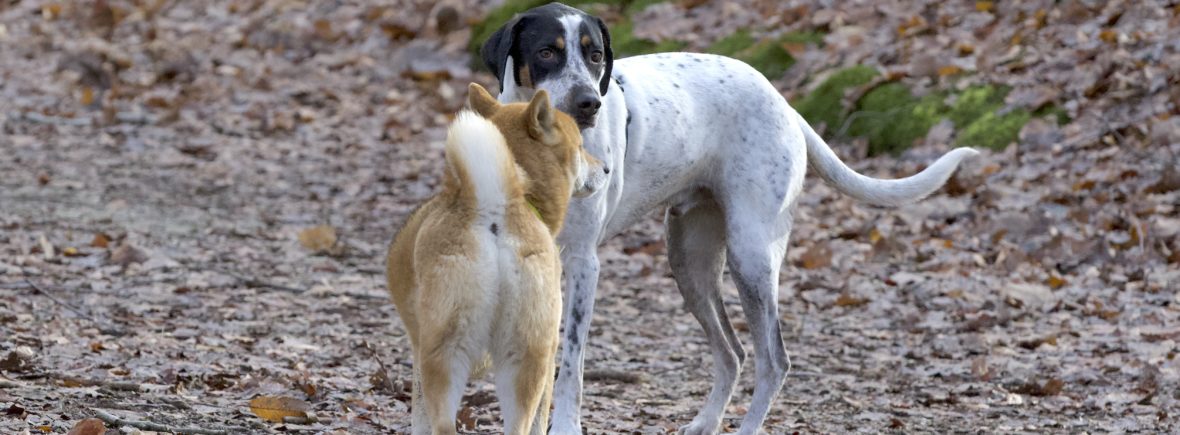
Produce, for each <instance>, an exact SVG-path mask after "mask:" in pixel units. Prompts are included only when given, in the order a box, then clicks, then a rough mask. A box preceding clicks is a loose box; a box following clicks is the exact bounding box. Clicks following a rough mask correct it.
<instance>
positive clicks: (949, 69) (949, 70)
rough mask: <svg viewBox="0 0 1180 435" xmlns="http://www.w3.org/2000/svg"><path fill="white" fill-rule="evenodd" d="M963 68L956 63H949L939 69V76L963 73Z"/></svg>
mask: <svg viewBox="0 0 1180 435" xmlns="http://www.w3.org/2000/svg"><path fill="white" fill-rule="evenodd" d="M962 72H963V69H962V68H959V67H957V66H954V65H947V66H944V67H941V68H939V69H938V76H939V77H946V76H953V75H955V74H959V73H962Z"/></svg>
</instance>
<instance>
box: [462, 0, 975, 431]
mask: <svg viewBox="0 0 1180 435" xmlns="http://www.w3.org/2000/svg"><path fill="white" fill-rule="evenodd" d="M481 55H482V57H483V60H484V63H485V64H487V66H488V67H489V68H490V69H491V70H492V71H493V72H494V73H495V74H496V75H497V78H498V79H499V80H500V88H501V94H500V97H499V99H500V100H501V101H503V102H513V101H528V100H529V98H530V97H531V96H532V94H533V92H535V91H536V90H537V89H545V90H546V91H548V92H549V94H550V95H551V97H552V100H553V103H554V105H556V106H557V108H558V109H560V110H562V111H564V112H566V113H569V114H570V115H572V116H573V117H574V119H575V120H577V122H578V124H579V127H581V128H582V135H583V139H584V146H585V148H586V150H587V151H589V152H590V153H591V154H593V155H594V156H595V157H598V158H599V159H600V160H602V162H603V164H604V165H605V168H606V169H609V170H611V172H610V176H609V177H610V178H609V181H608V185H607V186H606V188H605V189H601V190H600V191H599V193H598V194H596V195H594V196H591V197H588V198H583V199H576V200H574V202H573V203H572V204H571V206H570V209H569V213H568V214H567V216H566V221H565V226H564V227H563V230H562V231H561V234H560V236H559V237H558V241H559V244H560V245H561V246H562V247H563V249H564V250H563V251H562V265H563V268H564V288H565V295H566V297H565V306H564V308H563V310H564V312H563V318H564V322H563V324H564V328H565V333H564V334H563V335H562V349H561V363H560V365H559V368H558V377H557V384H556V386H555V389H554V407H555V408H554V413H553V417H552V425H551V426H550V433H554V434H581V433H582V428H581V421H580V417H579V406H580V405H581V394H582V360H583V355H584V353H585V352H584V349H585V346H586V338H587V333H588V331H589V329H590V315H591V312H592V311H593V309H594V293H595V289H596V287H597V284H598V273H599V261H598V255H597V249H598V246H599V245H600V244H601V243H602V242H603V241H604V240H606V239H607V238H609V237H611V236H613V235H615V234H618V233H619V232H621V231H622V230H624V229H626V228H627V227H629V226H631V225H632V224H634V223H635V222H636V221H638V220H639V219H641V218H642V217H643V216H644V215H646V214H648V213H650V212H651V211H653V210H655V209H657V208H659V207H666V210H667V211H666V214H665V223H666V225H667V238H668V241H667V246H668V262H669V264H670V265H671V268H672V272H673V274H674V276H675V279H676V283H677V286H678V287H679V290H680V293H681V295H683V297H684V304H685V307H686V308H687V309H688V311H689V312H691V313H692V314H693V316H695V317H696V319H697V321H699V322H700V324H701V326H702V327H703V328H704V331H705V335H706V336H707V338H708V341H709V343H710V348H711V350H712V353H713V362H714V364H713V372H714V373H713V375H714V381H713V387H712V390H711V391H710V392H709V396H708V398H707V399H706V401H705V405H704V407H702V408H701V410H700V412H699V413H698V414H697V416H696V417H695V418H693V420H692V422H691V423H689V424H688V425H686V426H683V427H682V428H681V429H680V433H684V434H714V433H718V431H719V430H720V427H721V421H722V417H723V414H724V411H725V407H726V405H727V404H728V403H729V400H730V396H732V394H733V392H734V389H735V388H736V386H737V380H738V372H739V370H741V366H742V362H743V361H744V359H745V355H746V353H745V351H744V350H743V348H742V344H741V343H740V342H739V341H738V337H737V335H736V334H735V333H734V330H733V327H732V326H731V325H730V321H729V318H728V317H727V316H726V313H725V308H724V306H723V305H722V302H721V277H722V270H723V268H724V267H725V266H726V265H727V264H728V266H729V271H730V274H731V275H732V277H733V280H734V282H735V284H736V285H737V290H738V294H739V296H740V299H741V305H742V309H743V311H744V313H745V315H746V317H747V319H748V322H747V323H748V324H749V329H750V334H751V335H752V338H753V342H752V345H753V348H754V371H755V375H754V378H755V379H756V382H757V383H756V385H755V386H754V395H753V398H752V400H751V403H750V406H749V407H748V408H747V409H748V412H747V413H746V415H745V417H744V418H743V419H742V423H741V429H740V431H739V433H741V434H755V433H758V432H759V431H760V429H761V427H762V423H763V421H764V420H765V419H766V415H767V413H768V412H769V410H770V407H771V404H772V403H773V402H774V400H775V397H776V396H777V395H778V392H779V390H780V389H781V388H782V384H783V381H784V380H785V378H786V376H787V372H788V370H789V369H790V359H789V358H788V357H787V353H786V350H785V349H784V347H783V341H782V337H781V333H780V331H779V315H778V305H777V301H778V282H779V280H778V276H779V267H780V266H781V264H782V261H783V257H784V255H786V250H787V242H788V238H789V236H790V233H791V209H792V207H793V206H794V205H795V202H796V199H798V197H799V192H800V191H801V190H802V188H803V174H804V171H805V170H806V169H807V165H808V163H810V164H811V167H812V168H814V169H815V170H816V171H817V172H818V173H819V175H820V177H822V178H823V179H824V180H825V181H827V182H828V183H829V184H831V185H832V186H834V187H835V188H836V189H838V190H839V191H840V192H842V193H844V194H846V195H849V196H852V197H854V198H856V199H858V200H861V201H864V202H867V203H870V204H875V205H881V206H897V205H901V204H906V203H909V202H913V201H917V200H919V199H921V198H923V197H925V196H926V195H929V194H930V193H931V192H933V191H935V190H937V189H938V188H939V187H941V186H942V185H943V184H944V183H945V182H946V180H947V179H948V178H949V177H950V176H951V174H952V173H953V172H954V170H955V168H956V167H957V166H958V165H959V163H960V162H961V161H963V160H964V159H966V158H969V157H971V156H974V155H975V154H977V153H976V151H974V150H972V149H969V148H960V149H956V150H953V151H951V152H949V153H947V154H946V155H944V156H942V157H941V158H939V159H938V160H937V161H935V162H934V164H932V165H930V167H928V168H926V169H925V170H923V171H922V172H920V173H918V174H916V175H913V176H910V177H907V178H902V179H898V180H880V179H874V178H869V177H866V176H863V175H861V174H858V173H856V172H855V171H853V170H852V169H850V168H849V167H847V166H846V165H844V163H843V162H841V161H840V159H839V158H838V157H837V156H836V155H835V154H834V153H833V152H832V150H831V149H830V148H829V147H828V146H827V144H826V143H824V141H823V140H822V139H821V138H820V137H819V135H817V134H816V132H815V131H814V130H813V129H812V128H811V127H810V126H809V125H808V124H807V123H806V121H804V120H803V118H802V117H801V116H799V114H798V113H797V112H796V111H795V110H794V109H792V108H791V107H790V106H789V105H788V104H787V102H786V100H785V99H784V98H783V97H782V95H780V94H779V93H778V91H777V90H776V89H775V88H774V86H772V85H771V84H770V82H769V81H767V80H766V78H765V77H763V76H762V75H761V74H760V73H758V71H756V70H754V69H753V68H751V67H750V66H749V65H746V64H745V63H743V62H741V61H738V60H734V59H730V58H726V57H722V56H715V55H707V54H696V53H661V54H652V55H645V56H636V57H629V58H624V59H618V60H615V59H613V55H612V53H611V47H610V34H609V33H608V31H607V28H606V26H605V25H604V24H603V22H602V20H601V19H599V18H597V17H594V16H591V15H588V14H586V13H584V12H582V11H580V10H577V9H574V8H571V7H568V6H565V5H561V4H558V3H551V4H548V5H545V6H541V7H537V8H534V9H530V10H528V11H526V12H524V13H522V14H519V15H517V16H516V17H515V18H513V19H512V20H511V21H509V22H508V23H506V24H504V26H503V27H502V28H500V29H499V30H498V31H497V32H496V33H495V34H494V35H492V37H491V38H490V39H489V40H488V41H486V42H485V44H484V46H483V49H482V51H481Z"/></svg>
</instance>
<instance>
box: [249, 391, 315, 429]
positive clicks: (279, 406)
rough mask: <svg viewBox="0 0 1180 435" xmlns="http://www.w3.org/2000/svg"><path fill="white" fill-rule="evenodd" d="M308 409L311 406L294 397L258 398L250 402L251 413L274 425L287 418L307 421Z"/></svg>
mask: <svg viewBox="0 0 1180 435" xmlns="http://www.w3.org/2000/svg"><path fill="white" fill-rule="evenodd" d="M308 409H311V405H309V404H308V403H307V402H305V401H302V400H299V399H296V398H294V397H284V396H258V397H255V398H254V400H251V401H250V411H252V412H254V415H257V416H258V417H259V418H261V419H263V420H266V421H269V422H272V423H282V422H283V419H284V418H286V417H295V418H301V419H307V418H308V416H307V410H308Z"/></svg>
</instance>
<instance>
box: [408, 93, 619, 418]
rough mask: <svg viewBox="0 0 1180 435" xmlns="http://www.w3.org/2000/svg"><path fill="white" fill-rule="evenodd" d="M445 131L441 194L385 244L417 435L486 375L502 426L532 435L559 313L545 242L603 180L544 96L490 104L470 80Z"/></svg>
mask: <svg viewBox="0 0 1180 435" xmlns="http://www.w3.org/2000/svg"><path fill="white" fill-rule="evenodd" d="M469 91H470V94H469V95H468V100H467V105H468V107H469V108H470V109H471V111H466V110H465V111H463V112H461V113H460V114H459V116H458V117H457V118H456V120H455V121H454V123H453V124H452V125H451V127H450V130H449V131H448V133H447V142H446V174H445V175H444V177H443V178H444V182H443V187H442V191H441V192H439V193H438V195H436V196H434V197H433V198H431V199H430V200H428V201H427V202H426V203H425V204H423V205H422V206H421V207H420V208H419V209H418V210H417V211H415V212H414V213H413V214H412V215H411V216H410V218H409V219H408V220H407V221H406V224H405V226H404V227H403V228H402V229H401V231H400V232H398V234H397V236H395V237H394V239H393V243H392V246H391V247H390V250H389V256H388V257H387V259H386V270H387V279H388V283H389V291H390V293H391V295H392V296H393V302H394V304H395V305H396V306H397V310H398V313H399V314H400V315H401V317H402V320H403V321H404V322H405V325H406V329H407V330H408V332H409V335H410V343H411V345H412V347H413V362H414V386H413V410H412V417H411V424H412V426H413V432H414V433H415V434H430V433H433V434H453V433H455V432H456V428H455V414H456V412H457V411H458V407H459V402H460V399H461V398H462V396H463V390H464V387H465V386H466V385H467V381H468V380H469V378H470V377H472V376H478V375H480V372H481V371H482V369H484V368H486V364H487V362H489V360H490V363H491V364H492V366H494V378H495V384H496V394H497V396H498V397H499V400H500V409H501V411H502V412H501V413H502V414H503V420H504V431H505V432H506V433H512V434H525V433H529V432H530V431H531V432H532V433H536V434H540V433H543V432H544V431H545V430H546V429H547V426H548V421H549V402H550V400H551V396H552V393H553V376H554V356H555V353H556V351H557V343H558V327H559V322H560V318H561V263H560V260H559V257H558V248H557V246H556V243H555V239H554V238H555V237H556V235H557V232H558V231H559V230H560V227H561V223H562V221H563V220H564V219H565V212H566V208H567V206H568V205H569V201H570V197H571V195H576V196H584V195H588V194H590V193H592V192H594V191H595V190H597V189H598V188H599V187H601V186H602V185H603V184H604V183H605V182H606V176H605V172H606V171H605V170H604V169H603V167H602V164H601V163H600V162H599V161H598V160H596V159H595V158H594V157H592V156H591V155H590V154H587V153H586V152H585V151H584V150H583V149H582V137H581V134H580V133H579V131H578V127H577V124H576V123H575V122H574V120H573V119H572V118H570V117H569V116H567V115H566V114H564V113H562V112H559V111H557V110H556V109H554V108H553V106H552V105H551V103H550V102H549V96H548V95H547V94H546V92H545V91H538V92H537V94H536V95H535V96H534V97H533V98H532V101H531V102H529V103H527V104H526V103H515V104H507V105H501V104H500V103H498V102H497V101H496V100H495V99H494V98H492V96H491V95H489V94H488V92H487V90H485V89H484V88H483V87H481V86H479V85H477V84H474V83H472V84H471V86H470V87H469Z"/></svg>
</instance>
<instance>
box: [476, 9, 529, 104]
mask: <svg viewBox="0 0 1180 435" xmlns="http://www.w3.org/2000/svg"><path fill="white" fill-rule="evenodd" d="M527 18H528V17H520V16H518V17H516V18H513V19H512V20H510V21H508V22H507V23H504V25H503V26H501V27H500V28H499V29H498V30H496V33H493V34H492V36H491V37H490V38H488V40H487V41H486V42H484V43H483V47H481V48H480V49H479V55H480V57H482V58H483V64H484V65H485V66H487V67H488V69H490V70H492V74H495V75H496V79H497V80H500V91H501V92H503V91H504V78H505V77H504V67H505V66H506V65H507V64H508V57H509V56H516V55H517V54H519V53H517V51H518V50H517V48H516V40H517V37H518V36H520V29H522V28H523V27H524V26H523V25H522V24H523V23H524V21H525V20H526V19H527ZM522 60H523V59H519V58H518V59H516V60H515V61H514V62H513V64H519V63H520V61H522ZM519 71H520V68H519V67H518V68H515V69H514V70H513V71H512V79H513V80H514V81H515V83H516V85H517V86H520V72H519Z"/></svg>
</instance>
